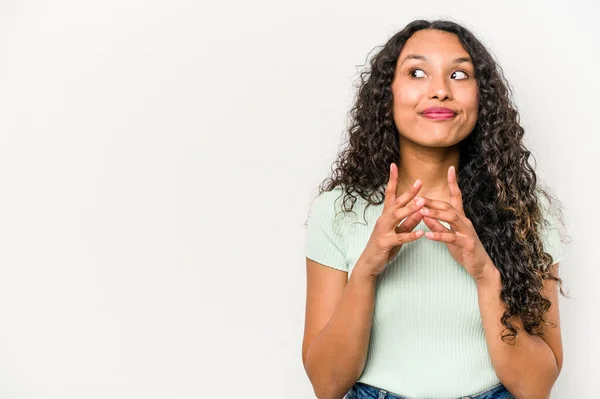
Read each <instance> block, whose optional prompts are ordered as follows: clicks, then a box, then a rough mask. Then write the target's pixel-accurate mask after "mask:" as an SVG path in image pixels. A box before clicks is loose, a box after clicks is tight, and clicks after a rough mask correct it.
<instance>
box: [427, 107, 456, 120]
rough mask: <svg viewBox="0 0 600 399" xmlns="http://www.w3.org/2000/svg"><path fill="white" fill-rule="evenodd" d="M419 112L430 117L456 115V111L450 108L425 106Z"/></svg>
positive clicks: (441, 117) (444, 117)
mask: <svg viewBox="0 0 600 399" xmlns="http://www.w3.org/2000/svg"><path fill="white" fill-rule="evenodd" d="M421 114H422V115H423V116H425V117H427V118H430V119H450V118H453V117H454V116H455V115H456V112H454V111H453V110H451V109H450V108H445V107H431V108H427V109H426V110H425V111H423V112H422V113H421Z"/></svg>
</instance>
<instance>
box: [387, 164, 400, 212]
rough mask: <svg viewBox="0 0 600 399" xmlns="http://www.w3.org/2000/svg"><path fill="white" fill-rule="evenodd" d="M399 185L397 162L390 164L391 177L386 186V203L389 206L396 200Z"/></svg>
mask: <svg viewBox="0 0 600 399" xmlns="http://www.w3.org/2000/svg"><path fill="white" fill-rule="evenodd" d="M397 186H398V169H397V168H396V164H395V163H393V162H392V163H391V164H390V178H389V179H388V182H387V186H386V187H385V204H386V205H387V206H389V207H391V206H393V204H394V203H395V201H396V190H397Z"/></svg>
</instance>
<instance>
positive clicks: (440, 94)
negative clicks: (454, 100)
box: [429, 76, 451, 101]
mask: <svg viewBox="0 0 600 399" xmlns="http://www.w3.org/2000/svg"><path fill="white" fill-rule="evenodd" d="M450 96H451V92H450V87H449V85H448V81H447V80H446V78H445V77H444V76H438V77H435V76H434V77H433V78H431V80H430V83H429V98H437V99H438V100H440V101H441V100H444V99H447V98H450Z"/></svg>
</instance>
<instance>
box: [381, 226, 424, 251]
mask: <svg viewBox="0 0 600 399" xmlns="http://www.w3.org/2000/svg"><path fill="white" fill-rule="evenodd" d="M424 233H425V232H424V231H423V230H415V231H410V232H408V233H399V234H395V235H391V236H387V237H385V239H384V241H385V244H386V245H388V246H389V247H395V246H398V245H401V244H406V243H407V242H411V241H415V240H417V239H419V238H421V237H423V235H424Z"/></svg>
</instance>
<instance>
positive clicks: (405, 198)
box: [395, 179, 422, 207]
mask: <svg viewBox="0 0 600 399" xmlns="http://www.w3.org/2000/svg"><path fill="white" fill-rule="evenodd" d="M421 187H422V182H421V179H417V180H415V182H414V183H413V185H412V186H410V188H409V189H408V190H406V191H405V192H403V193H402V194H401V195H400V196H399V197H398V198H396V204H395V205H396V206H398V207H404V206H406V204H408V203H409V202H410V201H411V200H412V199H413V198H415V196H416V195H417V194H418V193H419V191H420V190H421Z"/></svg>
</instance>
